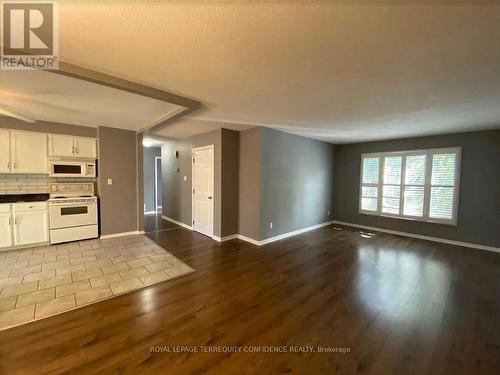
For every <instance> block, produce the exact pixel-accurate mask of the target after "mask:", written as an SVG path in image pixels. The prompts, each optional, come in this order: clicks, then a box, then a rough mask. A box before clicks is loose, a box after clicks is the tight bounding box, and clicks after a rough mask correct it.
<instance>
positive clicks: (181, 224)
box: [161, 215, 193, 230]
mask: <svg viewBox="0 0 500 375" xmlns="http://www.w3.org/2000/svg"><path fill="white" fill-rule="evenodd" d="M161 217H162V218H163V219H165V220H168V221H170V222H172V223H174V224H177V225H180V226H181V227H183V228H186V229H189V230H193V227H192V226H189V225H187V224H184V223H183V222H181V221H177V220H174V219H172V218H171V217H168V216H165V215H161Z"/></svg>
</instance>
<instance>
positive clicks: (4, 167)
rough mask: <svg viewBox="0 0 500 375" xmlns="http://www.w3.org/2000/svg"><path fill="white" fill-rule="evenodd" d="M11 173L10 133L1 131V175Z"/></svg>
mask: <svg viewBox="0 0 500 375" xmlns="http://www.w3.org/2000/svg"><path fill="white" fill-rule="evenodd" d="M6 172H10V132H9V131H8V130H4V129H0V173H6Z"/></svg>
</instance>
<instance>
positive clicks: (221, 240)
mask: <svg viewBox="0 0 500 375" xmlns="http://www.w3.org/2000/svg"><path fill="white" fill-rule="evenodd" d="M238 236H239V234H231V235H230V236H225V237H219V236H212V238H213V239H214V240H215V241H217V242H225V241H230V240H234V239H236V238H238Z"/></svg>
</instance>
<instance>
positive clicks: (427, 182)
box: [358, 146, 462, 226]
mask: <svg viewBox="0 0 500 375" xmlns="http://www.w3.org/2000/svg"><path fill="white" fill-rule="evenodd" d="M449 153H455V154H456V163H455V181H454V183H455V185H454V186H453V187H454V195H453V208H452V218H451V219H437V218H430V217H429V212H430V197H431V187H432V186H440V185H432V184H431V177H432V160H433V155H436V154H449ZM422 154H424V155H425V178H424V185H423V186H424V203H423V211H422V217H420V216H410V215H404V214H403V209H404V190H405V186H422V185H405V177H406V176H405V174H406V157H407V156H415V155H422ZM393 156H401V157H402V160H401V176H400V177H401V179H400V185H399V186H400V198H399V214H391V213H385V212H382V200H383V188H384V166H385V158H386V157H393ZM376 157H378V158H379V170H378V183H377V184H373V183H370V184H363V164H364V163H363V161H364V159H365V158H376ZM461 164H462V147H460V146H457V147H444V148H432V149H423V150H409V151H389V152H371V153H363V154H361V167H360V175H359V199H358V207H359V210H358V212H359V213H360V214H364V215H371V216H381V217H389V218H394V219H403V220H411V221H420V222H427V223H437V224H445V225H454V226H456V225H457V223H458V203H459V194H460V172H461ZM387 185H394V184H387ZM363 186H366V187H376V188H377V210H376V211H369V210H363V209H362V208H361V202H362V198H363V193H362V191H363ZM396 186H397V185H396Z"/></svg>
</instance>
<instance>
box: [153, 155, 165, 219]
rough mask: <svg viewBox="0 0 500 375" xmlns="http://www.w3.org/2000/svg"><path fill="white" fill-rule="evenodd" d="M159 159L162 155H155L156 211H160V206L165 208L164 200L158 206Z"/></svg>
mask: <svg viewBox="0 0 500 375" xmlns="http://www.w3.org/2000/svg"><path fill="white" fill-rule="evenodd" d="M158 159H160V160H161V156H155V177H154V178H155V199H154V205H155V209H154V211H155V212H156V213H158V208H163V202H162V205H161V206H158ZM162 173H163V171H162Z"/></svg>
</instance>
